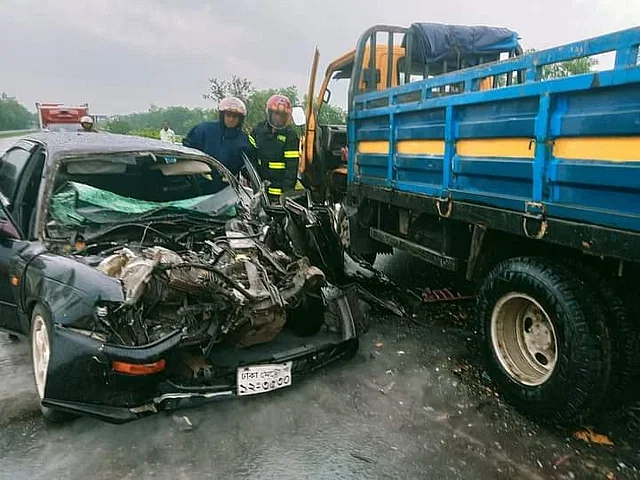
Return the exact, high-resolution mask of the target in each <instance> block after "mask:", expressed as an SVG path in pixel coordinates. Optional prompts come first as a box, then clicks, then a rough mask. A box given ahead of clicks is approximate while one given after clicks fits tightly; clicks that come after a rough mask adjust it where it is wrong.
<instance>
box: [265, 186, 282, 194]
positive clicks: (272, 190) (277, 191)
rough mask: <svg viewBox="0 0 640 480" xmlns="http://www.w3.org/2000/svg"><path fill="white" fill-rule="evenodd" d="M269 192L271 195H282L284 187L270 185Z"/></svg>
mask: <svg viewBox="0 0 640 480" xmlns="http://www.w3.org/2000/svg"><path fill="white" fill-rule="evenodd" d="M267 191H268V192H269V195H282V189H281V188H271V187H269V190H267Z"/></svg>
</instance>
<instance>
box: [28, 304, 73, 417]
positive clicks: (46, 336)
mask: <svg viewBox="0 0 640 480" xmlns="http://www.w3.org/2000/svg"><path fill="white" fill-rule="evenodd" d="M29 337H30V342H29V343H30V345H31V360H32V366H33V377H34V380H35V384H36V391H37V393H38V398H39V399H40V402H42V399H43V398H44V392H45V388H46V385H47V378H48V374H49V358H50V357H51V349H52V346H53V343H52V330H51V320H50V319H49V312H47V310H46V309H45V308H44V307H42V305H39V304H38V305H36V306H35V308H34V309H33V312H32V314H31V332H30V335H29ZM40 410H41V411H42V416H43V417H44V418H45V419H46V420H47V421H49V422H51V423H61V422H67V421H69V420H71V419H73V418H75V415H71V414H69V413H66V412H61V411H59V410H55V409H52V408H49V407H45V406H43V405H42V403H41V404H40Z"/></svg>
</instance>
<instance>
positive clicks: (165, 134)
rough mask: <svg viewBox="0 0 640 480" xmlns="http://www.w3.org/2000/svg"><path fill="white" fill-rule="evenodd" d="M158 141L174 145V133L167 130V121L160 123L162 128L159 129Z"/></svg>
mask: <svg viewBox="0 0 640 480" xmlns="http://www.w3.org/2000/svg"><path fill="white" fill-rule="evenodd" d="M160 140H162V141H163V142H169V143H175V141H176V133H175V132H174V131H173V130H171V129H170V128H169V122H168V121H167V120H165V121H164V122H162V128H161V129H160Z"/></svg>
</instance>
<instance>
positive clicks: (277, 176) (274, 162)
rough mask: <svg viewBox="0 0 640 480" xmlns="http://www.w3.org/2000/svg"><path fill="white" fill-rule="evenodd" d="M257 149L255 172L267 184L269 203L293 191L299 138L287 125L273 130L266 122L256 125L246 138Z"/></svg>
mask: <svg viewBox="0 0 640 480" xmlns="http://www.w3.org/2000/svg"><path fill="white" fill-rule="evenodd" d="M249 141H250V142H252V141H253V142H255V145H256V147H257V149H258V170H259V172H260V176H261V177H262V179H263V180H266V181H269V186H268V188H267V193H268V195H269V199H270V200H271V201H275V202H278V201H279V198H280V195H282V194H283V193H285V192H289V191H292V190H294V189H296V184H297V180H298V164H299V163H300V153H299V145H300V139H299V138H298V134H297V133H296V132H295V130H294V129H293V128H291V127H289V126H287V127H285V128H283V129H280V130H274V129H273V128H272V127H271V126H270V125H269V123H268V122H266V121H265V122H262V123H260V124H258V125H257V126H256V127H255V128H254V129H253V132H252V133H251V136H250V137H249Z"/></svg>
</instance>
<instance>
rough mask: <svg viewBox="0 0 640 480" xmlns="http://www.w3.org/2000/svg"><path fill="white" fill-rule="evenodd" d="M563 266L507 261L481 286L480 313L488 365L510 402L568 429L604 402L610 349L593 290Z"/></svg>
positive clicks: (534, 260)
mask: <svg viewBox="0 0 640 480" xmlns="http://www.w3.org/2000/svg"><path fill="white" fill-rule="evenodd" d="M558 263H559V262H553V261H551V260H547V259H543V258H514V259H510V260H506V261H504V262H502V263H501V264H499V265H498V266H497V267H495V268H494V269H493V270H492V271H491V272H490V273H489V275H488V277H487V278H486V280H485V281H484V283H483V286H482V288H481V289H480V292H479V295H478V301H477V314H478V320H479V322H480V326H479V329H480V348H481V352H482V353H483V355H484V358H485V363H486V368H487V370H488V372H489V374H490V376H491V378H492V379H493V381H494V382H495V383H496V385H497V386H498V389H499V391H500V393H501V394H502V395H503V396H504V397H505V399H506V400H507V401H508V402H509V403H511V404H513V405H514V406H515V407H516V408H518V409H519V410H521V411H522V412H523V413H525V414H527V415H529V416H531V417H534V418H536V419H537V420H542V421H548V422H553V423H560V424H570V423H573V422H576V421H579V420H580V419H582V418H586V417H588V416H589V415H591V414H592V413H593V412H594V410H595V409H596V408H597V407H598V406H599V405H600V404H601V402H602V399H603V398H604V396H605V393H606V391H607V388H608V386H609V376H610V371H611V346H610V340H609V332H608V329H607V327H606V322H605V318H604V315H603V313H602V311H601V309H600V308H599V306H598V304H597V302H594V301H593V298H594V296H593V292H592V291H591V290H590V289H589V288H587V286H586V285H585V284H584V283H583V282H581V281H580V280H579V278H578V277H577V276H576V275H574V274H573V273H572V272H571V271H570V270H569V269H567V268H566V267H564V266H562V265H560V264H558Z"/></svg>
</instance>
